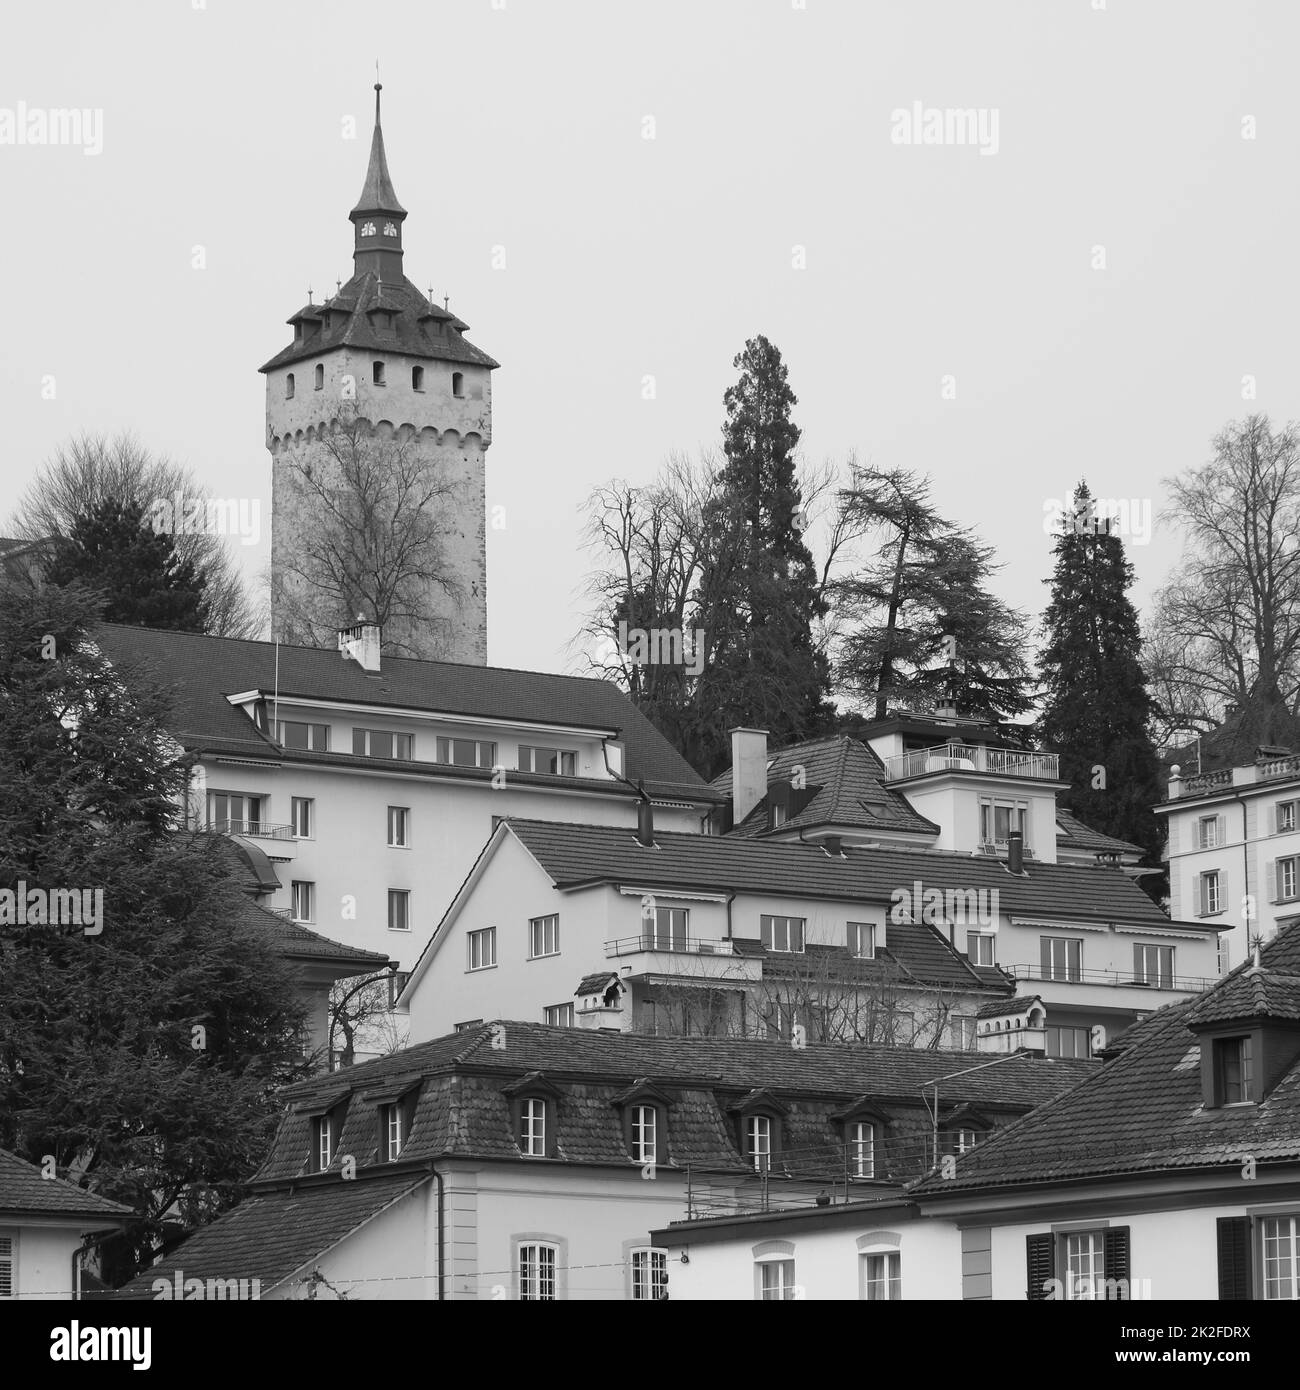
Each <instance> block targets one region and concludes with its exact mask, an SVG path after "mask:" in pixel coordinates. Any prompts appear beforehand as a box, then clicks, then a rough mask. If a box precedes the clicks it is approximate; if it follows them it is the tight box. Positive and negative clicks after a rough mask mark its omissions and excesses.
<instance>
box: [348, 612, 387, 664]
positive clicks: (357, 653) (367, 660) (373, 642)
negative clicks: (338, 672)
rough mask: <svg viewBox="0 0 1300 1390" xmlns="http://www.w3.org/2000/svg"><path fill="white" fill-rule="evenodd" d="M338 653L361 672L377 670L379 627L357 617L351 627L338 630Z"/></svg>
mask: <svg viewBox="0 0 1300 1390" xmlns="http://www.w3.org/2000/svg"><path fill="white" fill-rule="evenodd" d="M339 651H341V652H342V653H343V656H344V658H345V659H346V658H349V657H350V658H351V659H352V660H353V661H355V662H356V663H357V665H358V666H360V667H361V669H362V670H363V671H370V672H375V671H378V670H379V625H378V624H377V623H368V622H366V621H365V620H364V619H362V618H360V617H358V619H357V621H356V623H355V624H354V625H353V626H352V627H344V628H340V629H339Z"/></svg>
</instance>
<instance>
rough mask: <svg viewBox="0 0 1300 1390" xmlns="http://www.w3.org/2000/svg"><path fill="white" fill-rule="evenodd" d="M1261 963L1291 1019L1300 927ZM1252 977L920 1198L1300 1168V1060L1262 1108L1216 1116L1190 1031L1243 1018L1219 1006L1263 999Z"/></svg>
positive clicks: (1192, 1008)
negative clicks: (1188, 1173)
mask: <svg viewBox="0 0 1300 1390" xmlns="http://www.w3.org/2000/svg"><path fill="white" fill-rule="evenodd" d="M1262 959H1263V964H1264V966H1265V967H1266V970H1267V971H1268V972H1270V973H1272V974H1274V975H1275V978H1276V983H1277V985H1278V993H1279V1000H1280V1002H1281V1004H1282V1005H1283V1007H1284V1008H1291V1007H1293V1006H1294V1004H1295V1002H1296V994H1295V985H1296V981H1297V979H1300V927H1287V928H1284V929H1283V930H1282V931H1281V932H1279V934H1278V935H1277V936H1276V937H1275V938H1274V940H1273V941H1271V942H1270V943H1269V944H1268V945H1267V946H1266V947H1265V948H1264V950H1263V955H1262ZM1249 970H1250V967H1249V966H1240V967H1238V969H1237V970H1236V971H1234V972H1233V973H1232V974H1231V975H1229V976H1228V977H1227V978H1226V979H1225V980H1224V981H1223V982H1222V983H1221V984H1219V985H1216V986H1215V987H1214V989H1212V990H1211V991H1209V992H1208V993H1207V994H1205V995H1203V996H1201V997H1200V998H1199V999H1197V1000H1192V1001H1186V1002H1184V1003H1180V1004H1171V1005H1167V1006H1166V1007H1164V1008H1162V1009H1158V1010H1156V1012H1155V1013H1153V1014H1152V1015H1151V1016H1150V1017H1149V1018H1147V1019H1145V1020H1144V1021H1143V1022H1141V1023H1137V1024H1135V1025H1134V1026H1133V1027H1132V1028H1130V1029H1128V1030H1127V1031H1126V1032H1125V1035H1124V1039H1123V1044H1124V1045H1123V1047H1122V1048H1121V1049H1119V1051H1118V1055H1117V1056H1115V1057H1114V1058H1113V1060H1111V1061H1109V1062H1107V1063H1105V1065H1104V1066H1103V1067H1102V1068H1101V1069H1100V1070H1099V1071H1097V1072H1096V1073H1095V1074H1094V1075H1093V1076H1092V1077H1091V1079H1089V1080H1086V1081H1084V1083H1083V1084H1082V1085H1081V1086H1079V1087H1078V1088H1077V1089H1076V1090H1073V1091H1070V1092H1068V1093H1066V1094H1063V1095H1061V1096H1060V1097H1059V1098H1058V1099H1056V1100H1054V1101H1051V1102H1049V1103H1048V1104H1046V1105H1044V1106H1043V1107H1042V1108H1040V1109H1039V1110H1037V1111H1035V1112H1034V1113H1033V1114H1032V1115H1029V1116H1027V1117H1026V1118H1025V1119H1023V1120H1021V1121H1020V1122H1019V1123H1017V1124H1016V1125H1015V1126H1014V1127H1013V1128H1011V1129H1009V1130H1008V1131H1006V1132H1005V1133H1003V1134H1000V1135H998V1136H996V1137H994V1138H991V1139H989V1140H988V1141H987V1142H986V1143H985V1144H982V1145H981V1146H980V1147H979V1148H977V1149H975V1150H973V1151H972V1152H971V1153H969V1154H966V1155H965V1156H963V1157H961V1158H959V1159H958V1160H957V1169H956V1174H955V1176H954V1177H952V1178H944V1179H941V1178H934V1179H927V1180H926V1181H923V1182H922V1183H920V1184H919V1186H918V1187H917V1189H916V1192H917V1195H919V1196H920V1197H922V1198H925V1197H942V1196H943V1195H945V1194H948V1193H956V1192H969V1191H972V1190H976V1189H979V1188H984V1187H1003V1186H1006V1185H1007V1184H1011V1183H1014V1184H1017V1185H1022V1186H1028V1185H1031V1184H1035V1183H1049V1182H1054V1181H1066V1180H1073V1181H1077V1180H1079V1179H1080V1178H1087V1177H1097V1178H1100V1177H1104V1176H1106V1175H1114V1174H1120V1173H1125V1174H1127V1173H1155V1172H1161V1171H1167V1170H1170V1169H1173V1170H1177V1169H1188V1168H1203V1167H1214V1166H1217V1165H1223V1168H1224V1172H1225V1174H1228V1175H1232V1176H1235V1175H1236V1174H1237V1173H1239V1171H1240V1168H1241V1164H1242V1162H1243V1158H1244V1156H1246V1155H1249V1156H1251V1157H1253V1158H1254V1159H1255V1160H1256V1161H1257V1162H1259V1163H1266V1162H1269V1161H1270V1160H1300V1058H1297V1059H1296V1060H1294V1061H1293V1062H1292V1064H1291V1066H1290V1068H1289V1069H1288V1070H1287V1071H1286V1072H1285V1074H1284V1075H1283V1076H1282V1077H1281V1078H1280V1079H1279V1080H1278V1081H1277V1083H1276V1084H1275V1085H1274V1086H1273V1088H1272V1090H1271V1091H1270V1092H1269V1093H1268V1094H1267V1095H1266V1096H1265V1097H1264V1099H1263V1100H1262V1101H1261V1102H1260V1103H1259V1104H1257V1105H1248V1106H1226V1107H1222V1108H1215V1109H1206V1107H1205V1105H1204V1102H1203V1095H1202V1087H1201V1044H1200V1043H1199V1042H1198V1040H1197V1036H1196V1034H1195V1033H1194V1032H1193V1031H1192V1030H1191V1028H1190V1027H1189V1025H1190V1024H1191V1023H1193V1022H1194V1021H1198V1020H1199V1021H1214V1019H1215V1018H1216V1017H1217V1016H1218V1014H1219V1013H1220V1012H1224V1013H1225V1014H1226V1015H1227V1016H1229V1017H1231V1018H1234V1019H1235V1018H1236V1017H1238V1016H1239V1010H1240V1005H1239V1004H1237V1003H1232V1004H1229V1005H1228V1006H1227V1007H1226V1009H1220V1006H1219V1005H1218V1003H1217V1000H1218V999H1221V998H1222V999H1229V1000H1236V999H1238V998H1239V997H1240V996H1241V995H1243V994H1253V993H1254V991H1255V990H1256V989H1257V987H1258V986H1257V983H1256V982H1251V983H1249V984H1245V985H1243V984H1242V979H1243V976H1245V975H1246V974H1247V973H1248V972H1249ZM1264 988H1265V989H1268V988H1270V986H1269V985H1265V986H1264ZM1246 1002H1249V1000H1247V1001H1246ZM1283 1016H1284V1017H1288V1018H1290V1017H1294V1015H1293V1014H1284V1015H1283Z"/></svg>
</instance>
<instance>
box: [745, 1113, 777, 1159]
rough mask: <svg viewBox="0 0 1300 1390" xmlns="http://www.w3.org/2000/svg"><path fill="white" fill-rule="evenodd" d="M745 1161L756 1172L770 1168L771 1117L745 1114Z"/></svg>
mask: <svg viewBox="0 0 1300 1390" xmlns="http://www.w3.org/2000/svg"><path fill="white" fill-rule="evenodd" d="M745 1161H746V1162H747V1163H748V1164H749V1165H750V1167H751V1168H753V1170H754V1171H755V1172H756V1173H767V1172H770V1171H771V1169H772V1117H771V1116H770V1115H746V1116H745Z"/></svg>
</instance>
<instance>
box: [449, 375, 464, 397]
mask: <svg viewBox="0 0 1300 1390" xmlns="http://www.w3.org/2000/svg"><path fill="white" fill-rule="evenodd" d="M451 394H452V395H453V396H456V397H462V396H464V394H465V374H464V373H463V372H452V374H451Z"/></svg>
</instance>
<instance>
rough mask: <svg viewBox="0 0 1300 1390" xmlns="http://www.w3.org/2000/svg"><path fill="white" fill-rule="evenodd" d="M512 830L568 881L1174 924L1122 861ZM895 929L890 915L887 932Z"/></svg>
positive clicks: (544, 825) (517, 824)
mask: <svg viewBox="0 0 1300 1390" xmlns="http://www.w3.org/2000/svg"><path fill="white" fill-rule="evenodd" d="M509 825H510V828H511V830H512V831H513V832H514V833H515V834H516V835H517V836H518V837H519V839H520V840H521V841H522V842H523V844H524V846H525V847H526V848H527V849H528V851H529V853H531V854H532V855H533V857H534V858H535V859H536V860H537V862H538V863H539V864H541V866H542V868H543V869H545V870H546V872H547V873H548V874H550V876H551V878H552V879H554V880H555V882H556V884H557V885H558V886H560V887H562V888H563V887H570V886H573V885H576V884H581V883H594V882H614V883H620V882H623V883H632V884H644V885H645V886H647V887H653V888H658V889H660V890H661V891H664V892H669V891H671V890H672V889H673V888H678V889H681V890H687V889H696V890H703V891H710V892H719V891H722V890H725V889H737V890H743V891H746V892H753V893H766V894H772V895H775V896H780V897H790V896H800V897H811V898H840V899H856V900H858V901H863V902H876V903H888V902H890V901H891V897H892V894H893V893H894V892H895V891H896V890H898V889H908V890H909V891H910V890H912V888H913V885H914V883H916V882H917V881H919V882H920V883H921V884H922V887H923V889H924V890H928V889H930V888H938V889H940V890H945V889H959V890H969V889H977V890H978V889H988V890H990V891H992V890H994V889H996V890H997V892H998V894H999V899H998V901H999V904H1000V907H1001V910H1002V911H1003V912H1006V913H1011V914H1014V915H1017V916H1035V915H1039V916H1043V915H1046V916H1050V917H1052V918H1064V919H1069V920H1077V921H1103V922H1114V921H1122V922H1126V923H1131V924H1134V925H1140V924H1142V923H1148V924H1150V925H1151V926H1153V927H1156V926H1168V925H1169V918H1168V917H1166V916H1165V914H1164V913H1163V912H1161V910H1160V908H1159V907H1158V906H1157V905H1156V904H1155V903H1154V902H1152V901H1151V899H1150V898H1148V897H1147V895H1146V894H1145V893H1143V892H1142V890H1141V889H1140V888H1139V887H1138V886H1137V885H1136V884H1135V883H1134V882H1133V880H1132V879H1130V878H1128V877H1127V876H1126V875H1124V874H1122V873H1120V872H1119V871H1118V870H1116V869H1111V868H1103V867H1099V866H1092V865H1076V864H1044V863H1039V862H1031V863H1029V864H1027V865H1026V872H1025V874H1024V875H1023V876H1020V875H1015V874H1010V873H1008V872H1007V870H1006V868H1005V867H1004V866H1003V864H1002V863H1001V862H1000V861H998V860H992V859H987V858H984V857H983V856H971V855H964V854H945V853H942V852H940V851H938V850H903V849H897V848H893V847H882V848H880V849H856V848H853V847H846V848H845V849H844V852H843V855H842V856H840V857H834V858H833V857H831V856H830V855H828V854H827V853H826V852H825V851H824V850H822V849H821V848H820V847H819V846H817V845H815V844H777V843H774V842H773V841H771V840H763V841H755V840H748V839H744V838H737V837H733V836H730V835H728V836H722V837H716V836H708V835H685V834H674V833H670V832H659V831H656V833H655V848H653V849H651V848H648V847H646V846H643V845H641V844H640V843H639V842H638V841H637V840H636V838H635V836H634V835H633V834H632V832H631V831H630V830H626V829H620V828H611V827H605V826H590V825H567V824H560V823H558V822H547V821H533V820H513V819H512V820H510V821H509ZM892 930H893V924H892V923H891V924H890V926H889V929H888V931H887V933H886V935H888V933H889V932H890V931H892Z"/></svg>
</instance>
